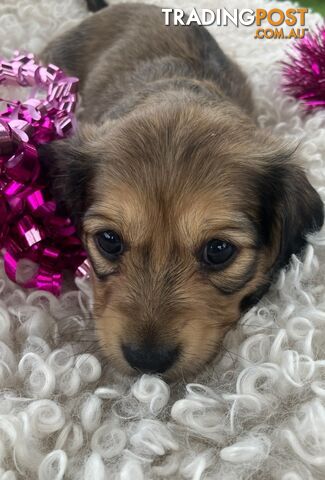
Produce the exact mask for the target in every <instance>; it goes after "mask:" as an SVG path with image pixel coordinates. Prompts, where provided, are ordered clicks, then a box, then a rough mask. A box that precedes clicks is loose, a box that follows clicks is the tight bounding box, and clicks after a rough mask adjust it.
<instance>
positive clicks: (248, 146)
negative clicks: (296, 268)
mask: <svg viewBox="0 0 325 480" xmlns="http://www.w3.org/2000/svg"><path fill="white" fill-rule="evenodd" d="M227 112H229V107H228V108H227ZM50 148H52V153H51V156H52V158H53V156H55V157H56V159H57V162H56V166H57V171H58V173H60V171H62V169H67V167H66V166H64V163H63V162H69V163H68V165H69V167H70V175H69V177H68V179H67V181H66V183H65V184H64V185H63V184H62V182H61V184H60V185H59V183H58V187H59V188H58V189H59V190H60V192H61V195H63V197H64V198H65V200H66V203H67V205H68V208H70V211H71V212H72V213H75V214H76V216H78V217H79V218H81V219H82V220H81V222H80V228H81V233H82V237H83V240H84V244H85V246H86V248H87V250H88V253H89V258H90V262H91V265H92V269H93V272H92V281H93V288H94V299H95V304H94V319H95V322H96V327H97V332H98V337H99V341H100V343H101V345H102V348H103V350H104V352H105V354H106V355H107V357H108V359H109V360H110V361H111V363H112V364H113V365H114V366H116V367H117V368H118V369H119V370H121V371H122V372H125V373H126V374H132V373H135V372H137V371H151V372H159V373H164V374H165V375H166V376H168V377H169V378H174V377H177V376H178V375H186V374H189V373H190V374H192V373H195V372H196V371H197V370H199V369H200V368H201V367H202V366H203V365H204V364H205V363H207V362H208V361H209V360H210V359H211V358H213V357H214V356H215V355H216V353H217V352H218V348H219V345H220V342H221V340H222V338H223V336H224V334H225V332H226V331H227V330H228V329H229V328H230V327H231V326H233V325H234V323H235V322H237V321H238V319H239V318H240V316H241V314H242V313H243V311H245V310H246V309H247V308H248V307H249V306H250V305H252V304H253V303H255V302H256V301H258V299H259V298H260V297H261V295H262V294H263V292H264V291H266V290H267V288H268V286H269V284H270V281H271V279H272V277H273V275H274V272H275V271H276V270H277V269H278V268H280V267H281V266H283V265H285V263H286V262H287V261H288V259H289V257H290V255H291V254H292V253H294V252H298V251H299V250H300V249H301V248H302V247H303V245H304V242H305V238H304V236H305V234H306V233H307V232H309V231H313V230H316V229H318V228H319V227H320V226H321V224H322V222H323V210H322V204H321V202H320V199H319V197H318V195H317V194H316V192H315V191H314V189H313V188H312V187H311V186H310V184H309V183H308V181H307V180H306V177H305V175H304V174H303V173H302V172H301V171H300V170H299V169H298V167H296V166H294V165H293V164H292V163H291V162H290V159H289V157H288V155H287V154H286V153H282V152H280V151H279V149H278V148H277V147H276V145H275V144H274V143H273V141H271V140H270V139H266V138H263V137H262V134H261V133H260V134H259V136H256V130H255V127H254V126H253V125H250V124H249V123H247V118H246V117H244V118H240V117H238V118H237V119H236V121H235V122H234V116H233V115H227V114H226V113H225V112H221V113H219V114H218V113H215V112H211V111H210V110H209V109H206V108H203V107H195V108H193V107H191V108H189V107H185V106H184V107H183V108H182V109H180V110H178V109H175V108H173V107H172V106H169V107H164V108H162V109H161V111H159V112H157V111H156V110H152V111H151V110H150V109H149V110H148V109H146V110H145V111H143V112H140V113H139V112H137V114H134V115H131V116H129V117H128V118H127V119H125V120H123V121H116V122H113V123H110V124H109V125H104V126H103V127H101V128H100V129H99V130H96V131H94V129H93V128H87V127H86V128H85V129H84V131H83V134H82V136H81V137H80V138H79V139H74V141H73V143H71V142H70V143H66V142H58V144H57V145H54V147H53V146H52V147H50ZM53 148H55V151H54V152H53ZM46 154H47V155H49V152H46ZM61 158H62V159H63V160H62V161H61V160H60V159H61ZM69 167H68V168H69ZM68 171H69V170H68ZM62 191H63V194H62Z"/></svg>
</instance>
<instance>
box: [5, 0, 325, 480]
mask: <svg viewBox="0 0 325 480" xmlns="http://www.w3.org/2000/svg"><path fill="white" fill-rule="evenodd" d="M157 3H159V4H160V0H157ZM169 3H170V2H169ZM172 3H173V6H175V7H176V6H177V7H181V8H184V9H187V10H188V9H189V8H191V7H193V6H196V7H198V8H203V7H207V8H212V9H215V8H218V7H221V6H225V5H226V6H227V8H229V9H232V8H244V7H249V8H255V7H261V6H263V5H264V6H267V7H268V8H271V7H272V6H280V7H282V8H284V7H289V6H292V5H291V4H290V3H289V2H284V3H281V4H280V3H277V2H266V1H265V0H264V1H262V0H223V1H222V0H221V1H216V0H210V1H203V0H197V1H196V3H195V5H192V4H191V5H190V4H189V3H188V2H187V1H186V0H174V1H173V2H172ZM86 15H87V13H86V8H85V5H84V2H83V1H82V0H51V1H49V0H15V1H13V0H2V1H1V5H0V19H1V23H0V45H1V51H0V53H1V54H2V55H10V54H11V53H12V51H13V49H15V48H19V49H27V50H32V51H35V52H37V51H39V50H40V49H41V48H42V46H43V45H44V44H45V43H46V41H47V40H48V39H49V38H51V37H52V36H53V35H55V34H56V33H57V32H58V31H61V30H63V29H65V28H68V27H69V26H71V25H72V24H74V23H76V22H77V21H79V20H80V19H82V18H83V17H85V16H86ZM318 21H320V17H319V16H318V15H316V14H313V15H309V16H308V17H307V23H308V26H309V27H313V26H314V25H315V24H316V23H317V22H318ZM211 32H212V34H213V35H215V37H216V38H217V40H218V41H219V42H220V44H221V46H222V47H223V48H224V49H225V50H226V51H227V52H228V53H230V54H231V55H233V57H234V58H236V59H237V60H238V62H239V63H240V64H241V65H242V67H243V68H244V70H245V71H246V72H247V73H248V75H249V77H250V79H251V83H252V86H253V89H254V93H255V99H256V104H257V109H258V114H259V121H260V123H261V125H263V126H266V127H269V128H270V129H271V130H273V131H274V132H275V133H277V134H283V135H284V136H286V137H287V138H288V139H289V140H299V141H300V143H301V149H300V158H301V161H302V163H303V164H304V166H305V167H306V169H307V171H308V174H309V177H310V179H311V181H312V183H313V184H314V185H315V186H316V188H317V189H318V191H319V192H320V194H321V195H323V197H324V198H325V187H324V186H325V183H324V182H325V165H324V160H325V115H324V113H322V112H319V113H316V114H312V115H310V116H308V117H305V116H304V115H303V114H302V113H301V111H300V110H299V108H298V105H297V103H296V102H295V101H293V100H291V99H289V98H287V97H285V96H284V95H283V93H282V92H281V88H280V86H279V84H280V73H279V65H278V61H279V60H280V59H281V58H283V55H284V52H285V50H286V49H287V47H288V46H289V42H288V41H287V40H255V39H254V32H253V30H252V28H248V27H243V28H239V29H236V28H232V27H227V28H220V27H216V26H213V27H211ZM7 93H8V92H7ZM2 95H4V92H1V96H2ZM11 95H12V92H11ZM324 246H325V233H324V231H323V232H321V233H320V234H318V235H317V236H315V237H314V238H312V239H311V244H310V246H309V247H308V249H307V252H306V256H305V259H304V261H303V262H301V261H299V260H298V259H297V258H293V260H292V264H291V268H290V269H289V270H288V271H287V272H282V273H281V275H280V278H279V280H278V282H277V285H275V286H274V287H273V288H272V290H271V292H270V293H269V294H268V295H267V296H266V297H265V298H264V299H263V301H262V302H261V303H260V304H259V305H258V307H257V308H254V309H253V310H252V311H251V312H249V313H248V314H247V315H246V316H245V318H243V319H242V321H241V322H240V324H239V325H238V327H237V329H236V330H235V331H233V332H231V333H230V334H229V335H228V336H227V338H226V340H225V346H226V348H227V350H228V351H229V353H227V354H226V355H225V356H224V357H223V358H222V360H221V362H220V363H215V365H212V367H211V368H209V369H208V370H207V371H206V372H204V373H203V374H202V375H201V376H200V377H199V378H198V379H197V383H196V384H190V385H184V384H180V385H178V386H177V387H173V388H171V389H170V388H169V387H168V386H167V385H166V384H165V383H164V382H163V381H162V380H161V379H159V378H158V377H155V376H148V375H144V376H142V377H141V378H138V379H137V380H135V381H133V382H131V383H130V382H128V381H125V380H123V379H120V378H118V377H116V376H114V375H113V374H111V373H108V374H107V375H105V376H104V375H103V374H102V367H101V365H100V362H99V361H98V360H97V359H96V357H95V356H94V355H86V354H83V353H82V352H84V351H85V349H86V348H87V345H85V344H84V343H83V342H82V340H83V338H84V337H85V336H84V335H79V333H80V331H81V332H82V331H83V329H84V328H87V324H88V320H87V318H88V315H87V308H88V307H87V303H88V300H89V298H90V293H89V286H88V285H87V284H86V283H79V284H78V285H77V288H76V287H73V288H74V290H71V291H68V292H67V293H66V294H65V295H63V296H62V297H61V298H60V299H59V300H57V299H55V298H54V297H52V296H51V295H49V294H44V293H42V292H37V291H36V292H32V293H31V292H25V291H22V290H21V289H19V288H17V286H15V285H13V284H11V283H10V282H9V281H8V280H7V279H6V277H5V275H4V273H3V271H2V268H1V272H0V340H1V341H0V386H1V392H0V465H1V467H0V479H1V480H14V479H17V480H18V479H26V480H27V479H31V480H34V479H36V478H39V479H41V480H60V479H63V478H64V479H75V480H81V479H87V480H104V479H112V480H115V479H121V480H141V479H145V480H150V479H160V478H162V479H165V478H166V479H167V478H168V479H175V480H176V479H192V480H200V479H202V480H203V479H206V480H207V479H210V480H212V479H222V480H240V479H258V480H263V479H282V480H308V479H324V478H325V287H324V272H325V248H324ZM66 332H68V333H66Z"/></svg>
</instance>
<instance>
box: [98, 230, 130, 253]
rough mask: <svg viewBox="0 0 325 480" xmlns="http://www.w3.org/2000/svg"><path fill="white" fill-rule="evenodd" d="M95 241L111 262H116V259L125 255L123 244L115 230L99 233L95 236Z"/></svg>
mask: <svg viewBox="0 0 325 480" xmlns="http://www.w3.org/2000/svg"><path fill="white" fill-rule="evenodd" d="M95 241H96V244H97V247H98V249H99V251H100V252H101V253H102V255H104V256H106V257H108V258H109V259H110V260H116V258H117V257H118V256H119V255H122V253H123V250H124V246H123V242H122V240H121V238H120V236H119V235H118V233H116V232H114V231H113V230H106V231H104V232H99V233H97V234H96V235H95Z"/></svg>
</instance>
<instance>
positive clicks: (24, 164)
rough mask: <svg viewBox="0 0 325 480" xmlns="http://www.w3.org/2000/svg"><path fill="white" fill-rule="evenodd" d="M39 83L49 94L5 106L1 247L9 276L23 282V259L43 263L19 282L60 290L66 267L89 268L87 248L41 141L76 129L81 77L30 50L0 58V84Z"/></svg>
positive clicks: (0, 128)
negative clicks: (53, 180)
mask: <svg viewBox="0 0 325 480" xmlns="http://www.w3.org/2000/svg"><path fill="white" fill-rule="evenodd" d="M4 84H6V85H8V84H10V85H20V86H34V87H35V88H36V89H37V90H43V91H45V98H44V99H42V100H40V99H39V98H34V97H31V98H28V99H27V100H26V101H25V102H19V101H12V100H11V101H7V107H6V109H5V110H3V111H1V112H0V249H3V250H4V267H5V271H6V273H7V275H8V277H9V278H10V279H11V280H12V281H14V282H16V283H18V280H17V270H18V265H19V261H20V260H22V259H28V260H31V261H33V262H36V263H37V264H38V269H37V271H36V273H35V274H34V275H33V276H32V278H29V279H27V280H25V281H24V282H22V283H20V284H21V285H22V286H23V287H26V288H38V289H43V290H47V291H49V292H52V293H54V294H55V295H59V294H60V292H61V288H62V281H63V272H64V271H65V270H70V271H72V272H74V274H76V275H79V276H85V275H88V274H89V264H88V261H87V259H86V252H85V250H84V249H83V247H82V244H81V241H80V239H79V238H78V236H77V233H76V230H75V228H74V226H73V225H72V223H71V220H70V219H69V218H67V217H64V216H62V215H61V214H59V213H58V212H57V205H56V203H55V201H54V199H53V198H52V197H51V194H50V192H49V190H48V188H47V187H46V185H45V182H44V180H43V178H42V172H41V168H40V162H39V158H38V154H37V149H36V147H37V145H40V144H42V143H47V142H51V141H53V140H57V139H60V138H64V137H67V136H68V135H70V134H71V133H72V131H73V125H74V123H75V118H74V113H73V112H74V110H75V106H76V102H77V90H78V79H77V78H74V77H67V76H65V75H64V73H63V71H62V70H61V69H60V68H59V67H57V66H56V65H51V64H50V65H48V66H47V67H45V66H42V65H40V64H39V63H38V62H37V60H36V59H35V57H34V55H33V54H31V53H28V54H20V53H19V52H16V53H15V55H14V57H13V58H12V59H11V60H0V85H4Z"/></svg>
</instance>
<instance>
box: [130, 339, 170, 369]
mask: <svg viewBox="0 0 325 480" xmlns="http://www.w3.org/2000/svg"><path fill="white" fill-rule="evenodd" d="M122 351H123V354H124V357H125V359H126V361H127V362H128V364H129V365H130V366H131V367H132V368H135V369H137V370H140V371H141V372H146V373H163V372H165V371H166V370H167V369H168V368H170V367H171V366H172V365H173V363H174V362H175V361H176V359H177V357H178V355H179V348H178V347H176V348H172V349H168V348H166V347H165V348H161V347H160V348H153V347H142V348H140V347H138V346H136V345H132V344H131V345H122Z"/></svg>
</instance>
